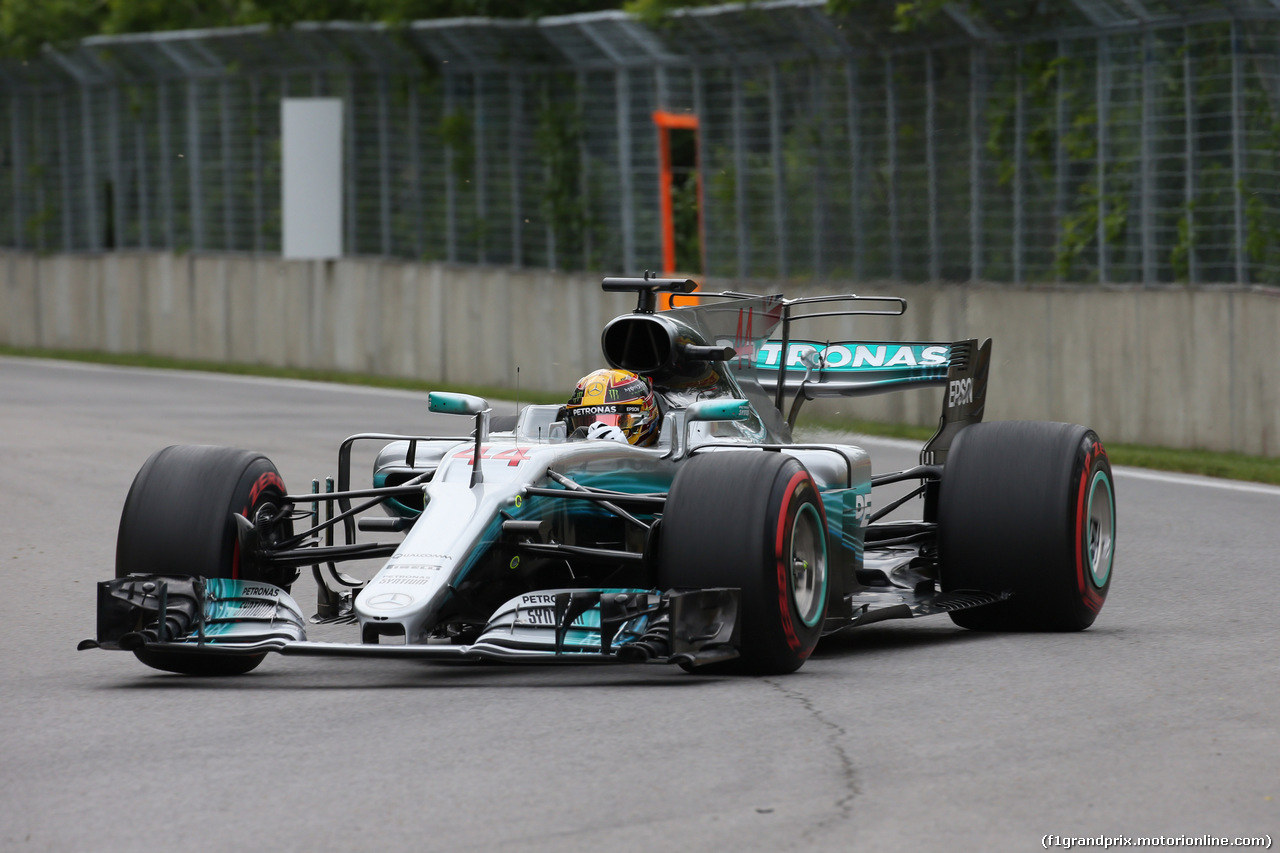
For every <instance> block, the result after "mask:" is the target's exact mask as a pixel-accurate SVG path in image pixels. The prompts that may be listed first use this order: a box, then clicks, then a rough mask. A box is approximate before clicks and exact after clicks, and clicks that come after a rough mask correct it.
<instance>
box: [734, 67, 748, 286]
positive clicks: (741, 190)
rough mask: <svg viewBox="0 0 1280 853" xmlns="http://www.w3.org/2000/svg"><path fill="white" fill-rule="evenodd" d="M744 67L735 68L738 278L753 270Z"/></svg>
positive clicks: (735, 201) (735, 191) (735, 195)
mask: <svg viewBox="0 0 1280 853" xmlns="http://www.w3.org/2000/svg"><path fill="white" fill-rule="evenodd" d="M742 112H743V109H742V67H741V66H739V65H735V66H733V206H734V219H735V225H736V230H737V242H738V277H739V278H746V277H747V276H748V275H749V274H750V270H751V262H750V260H751V256H750V254H749V252H748V246H747V147H746V140H745V139H744V138H743V133H742V120H743V115H742Z"/></svg>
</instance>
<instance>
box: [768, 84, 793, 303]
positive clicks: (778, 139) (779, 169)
mask: <svg viewBox="0 0 1280 853" xmlns="http://www.w3.org/2000/svg"><path fill="white" fill-rule="evenodd" d="M778 86H779V81H778V66H777V65H775V64H770V65H769V156H770V160H771V163H772V165H773V227H774V231H775V233H774V238H775V241H776V246H777V252H778V276H779V277H780V278H786V277H787V275H788V269H787V200H786V199H787V181H786V173H785V171H784V165H783V160H782V103H781V100H782V93H781V92H779V91H778Z"/></svg>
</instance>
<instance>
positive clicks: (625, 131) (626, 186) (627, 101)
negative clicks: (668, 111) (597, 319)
mask: <svg viewBox="0 0 1280 853" xmlns="http://www.w3.org/2000/svg"><path fill="white" fill-rule="evenodd" d="M614 81H615V85H616V87H617V99H616V103H617V105H618V177H619V178H620V182H621V185H622V186H621V190H622V192H621V196H622V197H621V207H622V268H623V270H624V272H625V273H626V274H628V275H630V274H632V273H634V272H635V269H636V222H635V211H634V210H633V208H632V189H633V188H632V181H631V73H630V72H629V71H628V70H627V69H626V68H619V69H618V70H617V71H615V72H614Z"/></svg>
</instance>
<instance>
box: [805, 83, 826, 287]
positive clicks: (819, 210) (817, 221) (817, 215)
mask: <svg viewBox="0 0 1280 853" xmlns="http://www.w3.org/2000/svg"><path fill="white" fill-rule="evenodd" d="M809 73H810V77H811V78H812V84H811V87H810V88H812V89H813V107H812V109H811V111H810V113H811V116H812V121H814V122H816V123H817V128H816V131H817V132H816V133H815V134H814V135H813V139H812V151H813V176H812V186H813V244H812V245H813V248H812V252H813V266H812V272H813V275H814V276H815V277H816V278H819V279H821V278H822V277H823V275H824V274H825V272H826V270H825V264H824V263H823V256H822V254H823V253H822V247H823V244H824V243H825V242H826V240H825V237H826V231H827V228H826V211H827V203H826V202H827V162H826V156H825V149H824V148H823V145H822V140H825V139H826V138H827V79H826V75H824V74H823V73H822V68H821V66H819V65H818V63H816V62H815V63H813V64H812V65H811V66H810V72H809Z"/></svg>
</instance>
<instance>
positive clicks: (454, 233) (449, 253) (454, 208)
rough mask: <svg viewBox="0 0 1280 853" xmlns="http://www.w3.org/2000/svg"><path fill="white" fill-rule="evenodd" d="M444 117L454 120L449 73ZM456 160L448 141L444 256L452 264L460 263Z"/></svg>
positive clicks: (446, 83) (445, 77)
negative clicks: (455, 175)
mask: <svg viewBox="0 0 1280 853" xmlns="http://www.w3.org/2000/svg"><path fill="white" fill-rule="evenodd" d="M443 117H444V118H445V119H452V118H453V75H451V74H449V73H447V72H446V73H445V74H444V116H443ZM456 159H457V157H456V155H455V154H454V151H453V143H451V142H448V141H446V143H445V146H444V246H445V252H444V256H445V259H446V260H447V261H448V262H449V263H451V264H455V263H457V262H458V203H457V195H458V186H457V184H458V181H457V179H456V178H455V177H454V174H453V173H454V162H455V161H456Z"/></svg>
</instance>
